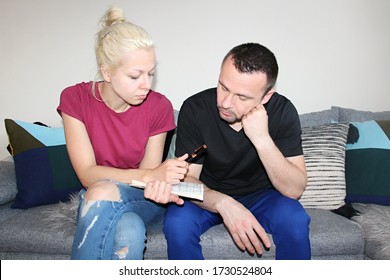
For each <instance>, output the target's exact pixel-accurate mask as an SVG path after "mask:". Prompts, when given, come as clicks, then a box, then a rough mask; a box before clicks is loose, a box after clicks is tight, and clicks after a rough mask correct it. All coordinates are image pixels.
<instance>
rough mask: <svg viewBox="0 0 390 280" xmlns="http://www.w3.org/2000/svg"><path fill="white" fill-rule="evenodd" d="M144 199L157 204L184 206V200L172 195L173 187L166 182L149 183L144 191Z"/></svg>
mask: <svg viewBox="0 0 390 280" xmlns="http://www.w3.org/2000/svg"><path fill="white" fill-rule="evenodd" d="M144 197H145V198H146V199H150V200H153V201H155V202H157V203H162V204H166V203H170V202H173V203H176V204H178V205H182V204H183V203H184V200H183V199H182V198H180V197H179V196H178V195H176V194H173V193H172V185H171V184H168V183H166V182H164V181H158V180H156V181H154V182H150V183H147V184H146V186H145V190H144Z"/></svg>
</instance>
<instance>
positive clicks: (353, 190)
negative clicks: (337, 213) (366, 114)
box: [345, 120, 390, 205]
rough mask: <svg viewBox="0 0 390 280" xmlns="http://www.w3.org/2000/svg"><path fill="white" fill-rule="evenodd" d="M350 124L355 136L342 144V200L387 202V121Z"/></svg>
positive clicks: (389, 132) (389, 147) (389, 151)
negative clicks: (343, 163)
mask: <svg viewBox="0 0 390 280" xmlns="http://www.w3.org/2000/svg"><path fill="white" fill-rule="evenodd" d="M352 124H353V125H354V126H355V127H357V129H358V131H359V139H358V141H357V142H356V143H354V144H347V147H346V166H345V176H346V184H347V196H346V202H348V203H351V202H362V203H376V204H382V205H390V120H387V121H386V120H385V121H374V120H372V121H366V122H352Z"/></svg>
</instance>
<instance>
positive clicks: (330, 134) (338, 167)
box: [299, 123, 349, 210]
mask: <svg viewBox="0 0 390 280" xmlns="http://www.w3.org/2000/svg"><path fill="white" fill-rule="evenodd" d="M348 129H349V124H346V123H332V124H325V125H319V126H314V127H304V128H302V147H303V153H304V157H305V162H306V170H307V177H308V182H307V187H306V190H305V191H304V193H303V195H302V197H301V198H300V200H299V201H300V202H301V204H302V205H303V206H304V207H305V208H318V209H328V210H333V209H337V208H339V207H341V206H343V205H344V204H345V202H344V199H345V196H346V184H345V148H346V142H347V136H348Z"/></svg>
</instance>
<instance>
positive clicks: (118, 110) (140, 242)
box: [57, 8, 188, 259]
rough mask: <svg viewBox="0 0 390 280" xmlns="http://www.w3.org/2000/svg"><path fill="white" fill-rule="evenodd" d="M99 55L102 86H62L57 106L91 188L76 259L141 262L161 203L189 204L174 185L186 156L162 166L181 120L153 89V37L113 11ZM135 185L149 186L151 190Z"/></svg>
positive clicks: (75, 161)
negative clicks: (134, 183) (173, 191)
mask: <svg viewBox="0 0 390 280" xmlns="http://www.w3.org/2000/svg"><path fill="white" fill-rule="evenodd" d="M95 53H96V59H97V64H98V67H99V75H100V76H101V77H100V78H102V81H99V82H88V83H80V84H76V85H74V86H71V87H68V88H66V89H64V91H63V92H62V94H61V99H60V105H59V106H58V108H57V110H58V112H59V114H60V115H61V116H62V118H63V123H64V129H65V136H66V145H67V149H68V153H69V157H70V159H71V162H72V165H73V167H74V169H75V171H76V173H77V176H78V177H79V179H80V181H81V183H82V184H83V186H84V187H85V189H83V190H82V191H81V192H80V206H79V213H78V222H77V229H76V233H75V237H74V242H73V249H72V259H142V258H143V251H144V247H145V236H146V230H145V227H146V225H149V224H153V223H156V222H157V221H158V219H161V218H162V217H163V214H164V211H165V208H164V205H163V204H165V203H169V202H174V203H177V204H182V203H183V200H182V199H181V198H179V197H178V196H176V195H174V194H171V189H172V188H171V184H175V183H178V182H179V181H180V180H181V179H182V178H183V177H184V175H185V173H186V172H187V167H188V165H187V163H186V162H185V159H186V158H187V157H188V155H187V154H186V155H183V156H182V157H181V158H178V159H171V160H167V161H165V162H163V163H162V156H163V149H164V143H165V139H166V134H167V131H170V130H172V129H174V128H175V123H174V118H173V107H172V104H171V103H170V101H169V100H168V99H167V98H166V97H165V96H164V95H162V94H160V93H157V92H154V91H153V90H151V84H152V78H153V76H154V72H155V69H156V60H155V52H154V46H153V41H152V39H151V38H150V36H149V35H148V33H147V32H146V31H145V30H144V29H143V28H141V27H139V26H137V25H134V24H132V23H130V22H128V21H126V20H125V18H124V15H123V12H122V10H120V9H117V8H110V9H108V10H107V12H106V14H105V16H104V17H103V20H102V28H101V30H100V31H99V32H98V34H97V38H96V45H95ZM132 180H137V181H141V182H145V183H147V185H146V187H145V191H143V190H140V189H137V188H134V187H131V186H130V185H131V183H132Z"/></svg>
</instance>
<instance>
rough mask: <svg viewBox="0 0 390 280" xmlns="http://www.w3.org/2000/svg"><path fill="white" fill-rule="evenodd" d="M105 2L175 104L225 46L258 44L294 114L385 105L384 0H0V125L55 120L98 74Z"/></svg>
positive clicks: (213, 67)
mask: <svg viewBox="0 0 390 280" xmlns="http://www.w3.org/2000/svg"><path fill="white" fill-rule="evenodd" d="M112 4H114V5H118V6H119V7H121V8H123V9H124V10H125V13H126V16H127V18H128V19H129V20H131V21H133V22H135V23H137V24H139V25H141V26H143V27H144V28H146V29H147V30H148V31H149V33H150V34H151V35H152V36H153V38H154V40H155V42H156V46H157V49H156V50H157V56H158V72H157V77H156V78H157V79H156V85H155V89H156V90H157V91H160V92H162V93H164V94H165V95H166V96H167V97H168V98H170V99H171V101H172V103H173V105H174V107H175V108H177V109H179V108H180V106H181V103H182V102H183V100H184V99H185V98H186V97H188V96H190V95H192V94H193V93H196V92H198V91H200V90H202V89H204V88H207V87H212V86H215V85H216V80H217V77H218V71H219V66H220V63H221V59H222V57H223V56H224V55H225V53H226V52H227V51H228V50H230V49H231V48H232V47H233V46H235V45H237V44H240V43H243V42H248V41H255V42H260V43H262V44H264V45H266V46H267V47H269V48H270V49H271V50H272V51H274V53H275V54H276V56H277V58H278V62H279V66H280V76H279V81H278V90H279V92H281V93H282V94H284V95H286V96H288V97H289V98H290V99H291V100H292V101H293V102H294V104H295V105H296V107H297V109H298V111H299V112H300V113H305V112H310V111H314V110H322V109H327V108H329V107H330V106H331V105H339V106H343V107H350V108H356V109H363V110H375V111H380V110H390V107H389V97H388V94H389V93H390V77H389V72H390V71H389V65H390V54H389V50H390V30H389V29H390V17H389V14H390V1H388V0H316V1H312V0H295V1H291V0H284V1H283V0H279V1H278V0H274V1H272V0H269V1H266V0H236V1H231V0H214V1H212V0H197V1H184V0H165V1H159V0H155V1H153V0H138V1H131V0H127V1H125V0H123V1H119V0H118V1H109V0H100V1H99V0H82V1H78V0H68V1H63V0H35V1H31V0H30V1H28V0H0V42H1V44H0V56H1V67H0V81H1V92H0V121H1V122H3V119H4V118H14V119H19V120H24V121H31V122H33V121H41V122H44V123H47V124H49V125H51V126H60V125H61V119H60V117H59V116H58V115H57V113H56V107H57V105H58V101H59V95H60V92H61V90H62V89H63V88H65V87H66V86H69V85H72V84H75V83H78V82H81V81H88V80H91V79H93V78H94V77H95V72H96V68H95V58H94V53H93V44H94V35H95V33H96V32H97V30H98V20H99V19H100V18H101V16H102V15H103V14H104V12H105V10H106V9H107V8H108V7H109V6H110V5H112ZM0 127H2V128H1V129H0V158H3V157H5V156H7V151H6V149H5V147H6V145H7V143H8V139H7V137H6V133H5V129H4V125H3V124H2V125H0Z"/></svg>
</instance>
